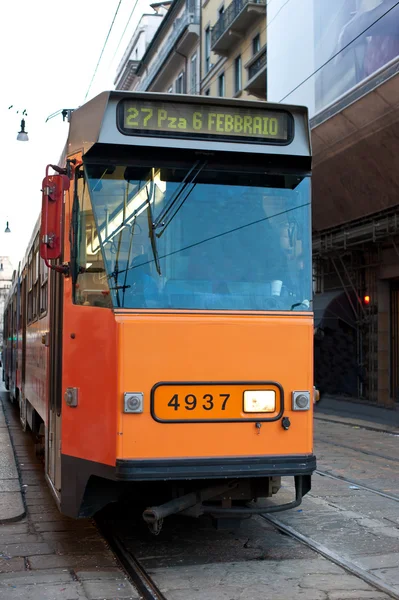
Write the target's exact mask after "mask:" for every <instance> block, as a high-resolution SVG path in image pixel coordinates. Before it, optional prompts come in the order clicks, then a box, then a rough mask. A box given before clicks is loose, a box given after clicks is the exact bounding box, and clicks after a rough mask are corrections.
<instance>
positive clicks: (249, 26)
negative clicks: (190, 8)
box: [201, 0, 266, 100]
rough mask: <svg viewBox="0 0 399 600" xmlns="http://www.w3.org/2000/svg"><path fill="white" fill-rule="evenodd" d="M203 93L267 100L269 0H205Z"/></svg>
mask: <svg viewBox="0 0 399 600" xmlns="http://www.w3.org/2000/svg"><path fill="white" fill-rule="evenodd" d="M201 94H205V95H210V96H227V97H230V98H232V97H233V98H253V99H255V98H257V99H262V100H265V99H266V0H256V1H253V0H232V1H231V2H229V0H225V1H223V0H203V1H202V7H201Z"/></svg>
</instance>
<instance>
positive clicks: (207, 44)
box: [205, 26, 211, 73]
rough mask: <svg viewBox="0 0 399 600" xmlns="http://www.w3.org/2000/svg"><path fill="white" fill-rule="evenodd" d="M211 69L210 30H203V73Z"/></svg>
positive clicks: (208, 28)
mask: <svg viewBox="0 0 399 600" xmlns="http://www.w3.org/2000/svg"><path fill="white" fill-rule="evenodd" d="M210 68H211V28H210V27H209V26H208V27H207V28H206V29H205V72H206V73H208V71H209V69H210Z"/></svg>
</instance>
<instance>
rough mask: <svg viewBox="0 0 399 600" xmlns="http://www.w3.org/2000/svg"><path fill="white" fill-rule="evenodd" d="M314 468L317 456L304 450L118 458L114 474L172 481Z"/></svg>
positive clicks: (124, 478)
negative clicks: (282, 453) (286, 453)
mask: <svg viewBox="0 0 399 600" xmlns="http://www.w3.org/2000/svg"><path fill="white" fill-rule="evenodd" d="M315 470H316V457H315V456H314V454H306V455H290V456H245V457H231V458H230V457H226V458H221V457H218V458H184V459H181V458H176V459H159V460H154V459H152V460H132V459H117V461H116V473H115V474H116V479H117V480H119V481H156V480H161V481H172V480H180V479H224V478H226V477H229V478H231V477H233V478H249V477H278V476H280V477H283V476H295V475H311V474H312V473H313V472H314V471H315Z"/></svg>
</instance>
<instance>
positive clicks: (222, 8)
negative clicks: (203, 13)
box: [218, 4, 224, 18]
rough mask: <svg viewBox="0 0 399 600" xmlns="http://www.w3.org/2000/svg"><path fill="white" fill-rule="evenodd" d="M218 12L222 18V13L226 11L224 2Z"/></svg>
mask: <svg viewBox="0 0 399 600" xmlns="http://www.w3.org/2000/svg"><path fill="white" fill-rule="evenodd" d="M218 13H219V18H220V17H221V16H222V14H223V13H224V4H222V6H221V7H220V8H219V10H218Z"/></svg>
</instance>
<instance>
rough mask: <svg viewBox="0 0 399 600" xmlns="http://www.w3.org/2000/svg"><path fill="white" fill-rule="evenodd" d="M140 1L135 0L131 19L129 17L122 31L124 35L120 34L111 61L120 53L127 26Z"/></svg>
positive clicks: (131, 16)
mask: <svg viewBox="0 0 399 600" xmlns="http://www.w3.org/2000/svg"><path fill="white" fill-rule="evenodd" d="M138 1H139V0H136V2H135V3H134V5H133V8H132V10H131V13H130V16H129V19H128V21H127V23H126V25H125V29H124V30H123V32H122V35H121V36H120V38H119V44H118V45H117V47H116V50H115V52H114V55H113V57H112V60H111V63H113V62H114V60H115V57H116V55H117V53H118V50H119V48H120V45H121V43H122V41H123V37H124V35H125V33H126V30H127V28H128V27H129V24H130V21H131V20H132V18H133V13H134V11H135V10H136V7H137V4H138Z"/></svg>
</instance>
